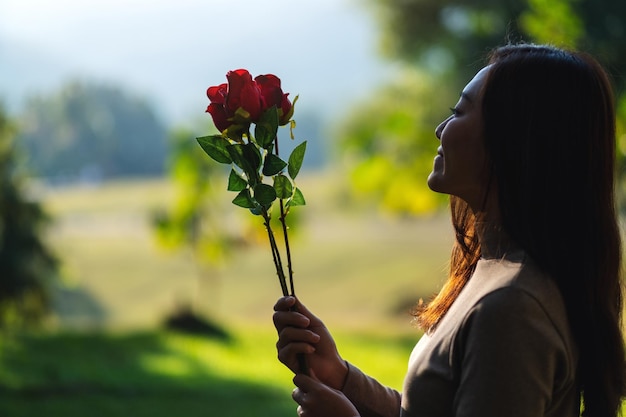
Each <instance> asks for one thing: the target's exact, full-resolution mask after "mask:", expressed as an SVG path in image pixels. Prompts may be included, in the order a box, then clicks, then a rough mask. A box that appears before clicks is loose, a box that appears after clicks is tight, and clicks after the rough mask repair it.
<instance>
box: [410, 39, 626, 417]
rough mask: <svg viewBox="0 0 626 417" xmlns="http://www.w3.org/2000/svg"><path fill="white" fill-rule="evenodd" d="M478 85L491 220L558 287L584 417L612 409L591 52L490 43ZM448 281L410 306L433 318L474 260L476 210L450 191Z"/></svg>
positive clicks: (602, 167) (609, 308)
mask: <svg viewBox="0 0 626 417" xmlns="http://www.w3.org/2000/svg"><path fill="white" fill-rule="evenodd" d="M489 64H490V69H489V72H488V74H487V78H486V80H485V83H484V86H483V104H482V110H483V119H484V126H485V128H484V129H485V131H484V136H485V148H486V152H487V155H488V159H489V161H490V164H491V167H490V169H491V174H492V178H493V179H494V181H495V189H496V190H497V197H498V204H499V209H500V215H501V227H502V229H503V230H504V231H505V232H506V233H507V234H508V235H509V236H510V238H511V239H512V240H513V241H514V242H515V243H516V244H517V245H518V246H519V247H521V248H522V249H524V250H525V251H526V253H527V254H528V256H529V257H531V258H532V259H533V260H534V261H535V262H536V263H537V265H539V267H540V268H542V269H543V270H544V271H546V272H547V273H548V274H549V275H550V276H551V277H552V279H554V281H555V282H556V284H557V285H558V287H559V289H560V291H561V293H562V296H563V299H564V302H565V307H566V309H567V313H568V317H569V321H570V326H571V329H572V332H573V335H574V338H575V340H576V343H577V346H578V349H579V352H580V360H579V364H578V378H579V384H580V390H581V394H582V399H583V405H584V413H583V415H585V416H589V417H614V416H616V415H617V413H618V410H619V408H620V405H621V399H622V396H623V395H624V393H625V392H626V356H625V352H624V341H623V338H622V331H621V313H622V283H621V253H622V252H621V240H620V232H619V226H618V221H617V214H616V207H615V198H614V187H615V178H614V177H615V148H616V143H615V110H614V98H613V93H612V88H611V84H610V81H609V78H608V76H607V74H606V72H605V71H604V70H603V68H602V67H601V66H600V64H598V62H597V61H596V60H594V59H593V58H592V57H590V56H588V55H586V54H583V53H578V52H568V51H564V50H561V49H557V48H553V47H549V46H536V45H526V44H524V45H509V46H505V47H501V48H499V49H496V50H495V51H494V52H493V53H492V55H491V58H490V60H489ZM451 202H452V220H453V225H454V227H455V230H456V232H457V239H456V243H455V246H454V248H453V252H452V257H451V265H450V274H449V279H448V283H447V284H446V285H445V286H444V288H443V289H442V291H441V292H440V293H439V294H438V296H437V297H436V298H435V299H434V300H433V301H432V302H431V303H429V304H428V305H427V306H425V307H424V308H423V309H421V311H420V312H419V313H418V319H419V321H420V323H421V324H422V326H423V327H425V328H432V327H434V326H436V324H437V322H438V321H439V320H440V318H441V317H442V316H443V315H444V314H445V313H446V312H447V309H448V308H449V307H450V305H451V304H452V302H453V301H454V299H456V297H457V295H458V294H459V292H460V290H461V289H462V288H463V286H464V285H465V283H466V282H467V280H468V279H469V278H470V277H471V274H472V272H473V270H474V268H475V266H476V262H477V261H478V259H479V257H480V244H479V243H478V241H477V238H476V231H475V230H474V228H475V218H473V217H472V215H470V214H469V213H470V212H471V210H470V208H469V207H468V205H467V204H465V203H464V202H463V201H459V199H458V198H456V197H451Z"/></svg>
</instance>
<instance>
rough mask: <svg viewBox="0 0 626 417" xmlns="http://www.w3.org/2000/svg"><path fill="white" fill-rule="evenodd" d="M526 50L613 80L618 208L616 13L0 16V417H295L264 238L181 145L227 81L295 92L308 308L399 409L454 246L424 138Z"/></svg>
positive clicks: (383, 5)
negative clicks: (269, 82)
mask: <svg viewBox="0 0 626 417" xmlns="http://www.w3.org/2000/svg"><path fill="white" fill-rule="evenodd" d="M520 41H524V42H536V43H544V42H545V43H551V44H555V45H557V46H564V47H573V48H579V49H582V50H585V51H588V52H590V53H592V54H594V55H595V56H596V57H597V58H598V59H599V60H600V61H601V62H602V63H603V64H604V65H605V66H606V68H607V69H608V70H609V72H610V73H611V75H612V77H613V81H614V86H615V90H616V104H617V108H618V142H619V149H618V156H619V164H620V165H619V180H620V181H619V190H618V191H619V193H618V194H619V196H620V207H621V209H622V210H621V212H623V211H624V208H625V207H626V205H625V204H624V178H625V173H626V171H625V169H624V163H623V159H624V154H625V153H626V130H625V126H626V89H625V87H626V78H625V75H626V55H624V54H623V51H624V50H626V3H624V2H623V1H622V0H602V1H599V0H510V1H507V2H502V1H500V0H473V1H453V0H403V1H398V0H318V1H316V2H293V1H289V0H271V1H267V2H258V1H253V0H204V1H202V0H178V1H176V2H174V1H166V0H151V1H148V0H124V1H122V0H107V1H104V0H88V1H84V0H83V1H77V0H57V1H54V2H51V1H47V0H0V104H1V106H0V187H1V192H0V415H3V416H5V415H6V416H12V417H13V416H39V415H48V416H74V415H76V416H79V415H80V416H84V415H89V416H112V415H135V416H148V415H150V416H161V415H163V416H165V415H179V414H182V413H185V414H186V415H188V416H201V415H202V416H206V415H220V416H228V417H238V416H244V415H245V416H267V415H272V416H291V415H295V403H293V402H292V401H291V397H290V392H291V389H292V385H291V375H290V373H289V372H288V371H286V370H285V369H283V367H282V366H281V365H280V364H279V363H278V361H277V360H276V359H275V356H276V355H275V349H274V343H275V331H274V329H273V326H272V323H271V314H272V306H273V304H274V302H275V300H276V299H277V298H278V297H279V295H280V287H279V284H278V282H277V280H276V277H275V276H276V274H275V272H274V271H273V264H272V261H271V253H270V250H269V246H268V245H267V243H266V235H265V234H264V233H265V232H264V230H263V226H262V223H261V219H259V218H257V217H254V216H251V215H250V214H249V212H248V211H247V210H242V209H239V208H236V207H235V206H232V204H231V203H230V200H231V199H232V197H233V196H232V195H231V194H230V193H228V192H227V191H226V180H227V175H228V171H224V168H223V166H217V165H216V164H215V163H213V162H212V161H210V160H209V158H208V157H207V156H206V155H205V154H204V153H203V152H202V150H201V149H200V147H199V146H198V145H197V143H196V141H195V138H196V137H198V136H204V135H208V134H213V133H216V132H215V129H214V127H213V125H212V122H211V120H210V117H209V116H208V114H206V113H205V109H206V107H207V105H208V99H207V98H206V89H207V87H208V86H211V85H217V84H220V83H222V82H225V81H226V79H225V74H226V72H227V71H229V70H233V69H237V68H246V69H248V70H249V71H250V72H251V73H252V74H253V75H257V74H266V73H273V74H276V75H277V76H278V77H280V78H281V80H282V86H283V89H284V91H286V92H289V93H290V97H291V98H294V97H295V96H296V95H298V96H299V100H298V103H297V105H296V111H295V115H294V119H295V120H296V122H297V126H296V128H295V130H294V134H295V137H296V140H295V141H294V142H292V141H291V140H290V139H289V134H288V132H281V133H280V135H282V136H280V140H281V143H282V144H284V149H285V152H288V150H289V149H290V148H291V147H293V146H294V145H296V144H298V143H300V142H301V141H302V140H307V141H308V149H307V155H306V157H305V161H304V165H303V169H302V173H301V175H300V177H299V178H298V186H299V187H300V188H301V189H302V190H303V192H304V194H305V197H306V200H307V205H306V206H304V207H298V208H297V209H294V211H293V212H292V213H291V214H290V217H289V220H290V221H291V231H290V232H291V233H292V242H291V244H292V252H293V259H294V269H295V282H296V290H297V293H298V295H299V297H300V298H301V300H302V301H303V302H304V303H305V304H307V305H308V306H309V307H310V308H311V309H312V310H313V311H315V312H316V313H317V314H318V315H319V316H320V317H321V318H323V319H324V320H325V322H326V323H327V324H328V325H329V327H331V329H333V330H334V332H335V336H336V338H337V339H338V344H339V346H340V351H341V352H342V354H343V355H344V356H345V357H346V358H347V359H348V360H350V361H352V362H353V363H355V364H356V365H357V366H359V367H361V368H362V369H363V370H365V371H366V372H369V373H370V374H372V375H373V376H375V377H377V378H379V379H380V380H381V381H382V382H384V383H386V384H389V385H391V386H393V387H394V388H397V389H399V388H400V387H401V383H402V378H403V375H404V367H405V364H406V361H407V359H408V354H409V353H410V350H411V348H412V346H413V344H414V343H415V342H416V341H417V340H418V339H419V336H420V334H419V332H418V331H417V330H416V329H415V328H414V327H413V326H412V324H411V315H410V310H411V308H412V306H414V305H415V304H416V303H417V302H418V300H420V299H427V298H429V297H430V296H431V295H432V294H433V293H434V292H436V291H437V289H438V288H439V285H440V284H441V282H442V280H443V279H444V278H445V274H446V265H447V257H448V253H449V248H450V245H451V242H452V234H451V228H450V225H449V220H448V215H447V210H446V209H447V198H446V197H445V196H440V195H436V194H434V193H431V192H430V191H429V190H428V188H427V187H426V184H425V179H426V177H427V176H428V173H429V172H430V170H431V168H432V160H433V157H434V155H435V154H436V148H437V146H438V143H437V140H436V138H435V136H434V128H435V126H436V125H437V124H438V123H439V122H440V121H441V120H443V119H444V118H445V117H447V115H448V113H449V111H448V110H447V109H448V108H450V107H452V106H454V104H455V103H456V101H457V98H458V93H459V91H460V90H461V89H462V88H463V86H464V85H465V83H467V81H468V80H469V79H471V77H472V76H473V75H474V73H475V72H476V71H477V70H478V69H480V68H481V67H482V65H483V63H484V62H485V57H486V55H487V54H488V52H489V50H490V49H491V48H493V47H496V46H498V45H502V44H504V43H507V42H520ZM281 130H286V129H281Z"/></svg>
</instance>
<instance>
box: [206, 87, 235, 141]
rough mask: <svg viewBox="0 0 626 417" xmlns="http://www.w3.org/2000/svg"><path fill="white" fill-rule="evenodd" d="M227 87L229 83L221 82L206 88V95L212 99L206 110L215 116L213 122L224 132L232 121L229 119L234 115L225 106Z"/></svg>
mask: <svg viewBox="0 0 626 417" xmlns="http://www.w3.org/2000/svg"><path fill="white" fill-rule="evenodd" d="M226 89H227V84H226V83H224V84H220V85H216V86H213V87H209V88H208V89H207V90H206V95H207V97H209V100H211V104H209V107H207V109H206V112H207V113H209V114H210V115H211V117H212V118H213V124H215V127H216V128H217V129H218V130H219V131H220V132H223V131H224V130H226V129H227V128H228V127H229V126H230V125H231V122H230V121H229V120H228V119H229V118H230V117H231V116H232V115H231V114H228V112H227V111H226V108H225V107H224V102H225V100H226Z"/></svg>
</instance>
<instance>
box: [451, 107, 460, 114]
mask: <svg viewBox="0 0 626 417" xmlns="http://www.w3.org/2000/svg"><path fill="white" fill-rule="evenodd" d="M450 111H451V112H452V114H453V115H455V116H456V115H458V114H459V109H457V108H456V107H450Z"/></svg>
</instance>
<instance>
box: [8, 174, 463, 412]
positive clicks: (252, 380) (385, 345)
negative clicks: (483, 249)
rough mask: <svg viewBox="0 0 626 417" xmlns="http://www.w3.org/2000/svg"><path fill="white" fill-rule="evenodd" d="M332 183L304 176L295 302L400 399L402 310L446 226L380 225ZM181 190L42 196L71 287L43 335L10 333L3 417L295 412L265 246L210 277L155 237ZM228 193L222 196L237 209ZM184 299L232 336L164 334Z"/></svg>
mask: <svg viewBox="0 0 626 417" xmlns="http://www.w3.org/2000/svg"><path fill="white" fill-rule="evenodd" d="M330 184H333V181H331V180H328V179H327V178H325V177H324V176H321V177H308V178H307V177H303V179H302V180H301V181H300V186H301V187H302V188H303V190H305V191H306V195H307V200H308V206H306V207H303V208H299V210H301V213H300V214H301V219H302V221H301V223H299V224H298V225H297V230H294V231H295V232H296V233H295V234H294V235H293V236H294V238H293V240H292V251H293V254H294V264H295V270H296V288H297V290H298V294H299V296H300V298H301V299H302V300H303V301H304V302H305V303H306V304H307V305H308V306H309V307H310V308H311V309H312V310H313V311H315V312H316V313H317V314H318V315H319V316H320V317H322V318H323V319H324V320H325V322H326V323H327V324H328V325H329V327H331V329H334V334H335V336H336V338H337V342H338V345H339V347H340V350H341V352H342V354H343V356H344V357H345V358H346V359H348V360H350V361H351V362H353V363H354V364H356V365H357V366H359V367H361V368H362V369H363V370H364V371H366V372H368V373H370V374H371V375H373V376H375V377H377V378H379V379H380V380H381V381H382V382H384V383H386V384H388V385H391V386H393V387H395V388H397V389H399V388H400V386H401V382H402V378H403V375H404V371H405V368H406V362H407V360H408V356H409V353H410V351H411V349H412V346H413V344H414V343H415V341H416V340H417V338H418V336H419V335H418V332H417V331H416V330H415V329H414V328H413V327H411V324H410V316H409V315H408V314H407V311H408V309H409V307H410V306H411V305H412V304H414V303H415V302H416V301H417V300H418V299H419V298H420V297H425V296H428V295H429V294H430V293H432V292H433V291H435V290H436V288H437V286H438V285H439V283H440V281H441V279H442V277H443V272H444V269H445V263H446V258H447V254H448V248H449V245H450V241H451V235H450V233H449V226H448V221H447V220H446V218H445V216H441V217H434V218H432V219H429V220H408V219H404V220H401V219H391V218H385V217H381V216H378V215H377V214H376V213H375V212H374V211H373V210H372V209H370V208H368V207H365V206H362V207H358V206H354V205H350V204H351V203H350V202H348V201H346V198H345V197H344V196H343V195H342V193H341V191H340V190H338V189H336V188H333V187H331V186H330ZM174 195H175V190H174V189H173V188H172V186H171V184H169V183H168V182H167V181H163V180H145V181H132V182H120V183H106V184H103V185H101V186H98V187H71V188H56V189H50V190H45V192H44V193H43V194H42V201H43V202H44V204H45V206H46V208H47V209H48V211H49V213H50V214H51V215H52V217H53V219H54V224H53V226H52V228H51V229H50V234H49V242H50V243H51V245H52V247H53V248H54V250H55V251H56V252H57V254H58V256H59V257H60V259H61V260H62V266H63V268H62V274H63V283H62V285H61V286H59V287H58V288H57V289H56V290H55V293H54V304H55V311H56V317H55V318H54V319H53V320H51V321H50V322H49V323H47V326H46V328H45V330H44V331H42V332H40V333H35V334H30V335H25V334H22V335H14V336H12V337H7V336H4V337H2V336H0V337H1V338H0V343H1V344H0V369H2V372H0V416H11V417H20V416H44V415H45V416H63V417H71V416H90V417H91V416H95V417H97V416H118V415H120V416H121V415H124V416H126V415H132V416H156V417H158V416H171V415H185V416H195V415H197V416H214V415H215V416H218V415H219V416H225V417H239V416H246V417H251V416H293V415H295V403H293V401H292V400H291V390H292V389H293V387H292V383H291V378H292V376H291V374H290V372H289V371H288V370H286V369H285V368H284V367H283V366H282V365H281V364H280V363H279V362H278V360H277V359H276V352H275V347H274V346H275V339H276V335H275V330H274V328H273V326H272V323H271V315H272V306H273V304H274V302H275V300H276V299H277V298H278V297H279V295H280V287H279V285H278V282H277V279H276V275H275V272H274V271H273V264H272V261H271V254H270V252H269V247H268V246H266V245H265V244H263V242H261V244H260V245H257V246H250V247H248V248H245V249H242V250H240V251H238V252H236V253H234V254H233V256H232V257H231V259H230V261H229V262H227V263H225V264H224V265H223V266H221V267H220V268H213V269H210V270H208V271H206V270H205V271H203V273H199V268H198V266H197V265H196V264H195V263H194V262H193V259H192V257H190V256H189V254H188V253H186V252H184V251H182V252H167V251H165V250H163V249H162V248H160V247H159V246H158V245H157V244H156V240H155V238H154V235H153V234H152V232H151V229H150V225H149V216H150V213H151V212H152V211H153V210H154V209H155V208H158V207H164V206H167V204H168V203H169V202H170V201H171V200H172V198H173V196H174ZM231 197H232V196H231V195H230V194H228V193H227V192H226V191H224V194H223V198H224V202H225V203H227V205H229V204H230V203H229V201H230V198H231ZM227 210H230V211H236V210H240V209H238V208H236V207H234V206H233V207H230V206H229V207H228V209H227ZM241 213H243V215H244V216H249V214H247V213H245V212H244V211H242V212H241ZM250 217H251V216H250ZM251 220H255V219H254V218H251ZM181 304H183V305H191V306H192V307H193V309H194V310H195V311H196V312H198V313H199V314H201V315H204V316H206V317H209V318H210V319H211V320H212V321H215V322H217V323H219V324H220V326H222V327H223V328H225V329H226V330H227V331H228V332H229V333H230V334H231V335H232V339H231V340H230V341H221V340H214V339H207V338H202V337H198V336H189V335H181V334H176V333H171V332H167V331H165V330H163V328H162V327H161V323H162V321H163V319H164V317H166V316H167V315H168V314H170V313H171V312H172V311H175V310H176V308H177V306H179V305H181Z"/></svg>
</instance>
